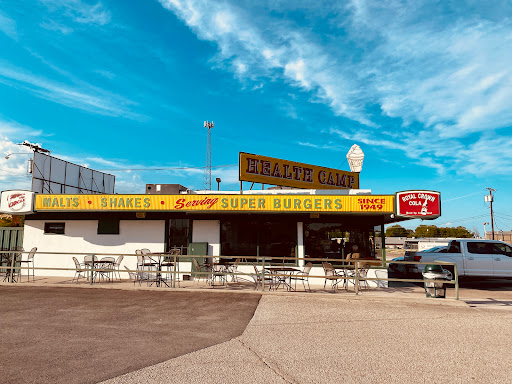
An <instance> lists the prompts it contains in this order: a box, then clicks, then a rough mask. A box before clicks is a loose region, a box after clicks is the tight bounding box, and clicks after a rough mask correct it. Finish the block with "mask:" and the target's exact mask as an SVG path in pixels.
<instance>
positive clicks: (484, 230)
mask: <svg viewBox="0 0 512 384" xmlns="http://www.w3.org/2000/svg"><path fill="white" fill-rule="evenodd" d="M482 224H483V225H484V239H485V226H486V225H489V223H482Z"/></svg>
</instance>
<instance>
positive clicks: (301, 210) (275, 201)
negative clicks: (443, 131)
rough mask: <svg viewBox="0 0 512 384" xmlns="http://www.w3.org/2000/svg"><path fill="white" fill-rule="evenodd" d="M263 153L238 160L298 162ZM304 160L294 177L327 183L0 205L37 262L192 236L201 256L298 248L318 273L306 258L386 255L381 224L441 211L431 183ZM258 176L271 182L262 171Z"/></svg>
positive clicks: (292, 252)
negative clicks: (389, 186) (407, 186)
mask: <svg viewBox="0 0 512 384" xmlns="http://www.w3.org/2000/svg"><path fill="white" fill-rule="evenodd" d="M263 161H265V160H261V159H258V161H257V162H254V161H252V162H251V161H248V160H247V159H245V160H244V163H242V162H241V168H242V164H243V165H244V167H243V169H244V170H245V171H246V170H249V171H253V172H259V173H261V171H262V170H263V173H266V172H268V173H270V174H272V173H273V174H276V168H280V170H279V173H280V174H279V175H278V176H280V177H283V175H285V176H286V175H289V174H290V173H289V172H297V173H298V172H299V171H297V170H296V168H295V171H293V170H294V165H293V164H288V167H286V166H285V165H286V164H283V163H282V164H281V166H280V167H279V166H277V167H276V165H275V164H270V165H266V164H264V163H263V164H262V162H263ZM276 164H277V163H276ZM258 167H259V168H258ZM311 167H312V166H309V167H306V166H303V167H302V171H300V172H301V175H299V178H302V179H306V180H309V179H310V180H317V181H318V180H319V181H320V182H325V183H329V185H327V186H326V188H322V189H320V188H313V189H266V190H265V189H262V190H244V191H242V190H240V191H236V192H233V191H224V192H222V191H191V190H188V189H186V188H184V187H182V186H179V185H172V186H170V185H160V186H158V185H153V186H149V187H152V188H153V189H148V188H147V193H146V194H134V195H121V194H76V195H66V194H40V193H33V192H29V191H4V192H2V201H1V210H2V211H4V212H9V213H15V214H25V215H26V216H25V235H24V244H23V247H24V249H25V250H29V249H31V248H32V247H37V248H38V252H48V253H49V254H44V255H41V256H40V257H36V258H35V267H36V268H38V267H42V268H55V267H59V268H70V269H73V268H74V263H73V260H72V255H71V254H67V252H70V253H83V254H84V255H85V254H90V253H93V254H102V253H110V254H116V253H119V254H134V253H135V250H136V249H141V248H148V249H150V250H151V251H152V252H169V251H171V250H173V249H180V250H181V252H182V254H183V255H187V256H190V255H189V254H190V253H192V252H190V250H191V244H197V243H201V244H203V245H204V246H205V248H204V250H205V254H206V255H207V256H209V257H216V256H223V257H233V258H235V257H242V258H243V263H242V264H244V263H246V264H247V265H248V267H249V266H250V264H251V263H252V262H253V261H255V257H258V256H260V257H261V256H265V258H266V260H267V261H266V262H267V263H269V264H272V263H274V264H282V263H283V260H282V259H278V258H280V257H290V258H297V259H298V260H297V259H292V260H286V261H285V263H287V264H291V265H293V266H297V267H303V266H304V265H305V263H307V261H308V259H313V264H314V266H315V267H318V268H319V270H317V271H316V273H318V274H319V275H322V274H323V271H322V270H321V264H320V261H317V260H314V259H317V258H323V259H339V258H345V257H346V255H347V254H348V253H349V252H351V250H352V248H353V246H354V245H357V246H358V249H359V253H360V254H361V257H364V258H368V259H378V260H382V259H385V251H384V241H385V240H384V234H385V231H384V225H385V224H389V223H395V222H399V221H403V220H407V219H410V218H422V219H433V218H437V217H439V216H440V214H441V212H440V207H441V204H440V193H439V192H433V191H421V190H419V191H402V192H397V193H395V194H385V195H380V194H372V193H371V190H369V189H359V188H358V186H359V177H358V176H359V175H358V174H356V175H354V174H353V173H351V172H345V176H344V174H343V173H342V172H343V171H337V172H334V173H333V172H331V170H329V169H322V170H320V171H318V170H317V169H314V168H311ZM305 168H307V169H305ZM242 173H243V172H242V171H241V178H240V179H241V180H242V179H244V178H245V176H242ZM257 176H258V178H259V177H260V176H261V175H259V174H258V175H257ZM286 177H288V176H286ZM293 177H294V176H293V175H292V178H293ZM351 178H352V179H351ZM287 180H290V179H287V178H285V179H284V181H287ZM257 182H266V183H268V184H270V183H269V182H268V180H266V179H259V180H257ZM274 184H275V183H274ZM290 184H291V183H290ZM337 184H342V185H344V186H345V187H344V188H343V187H342V188H340V186H338V185H337ZM288 186H289V187H291V186H290V185H288ZM327 187H328V188H327ZM162 192H164V193H165V194H161V193H162ZM52 253H53V254H52ZM38 256H39V255H38ZM377 264H378V263H377ZM125 266H126V267H127V268H128V269H136V258H134V257H126V258H125V260H124V261H123V265H122V267H121V270H123V269H124V267H125ZM180 270H181V271H190V270H191V262H190V259H186V258H183V259H182V260H181V263H180ZM385 272H386V269H385V267H384V266H383V268H382V269H381V270H380V272H379V270H375V276H377V277H379V276H381V277H386V276H387V275H386V273H385ZM379 273H380V274H379ZM37 274H40V275H46V276H73V274H74V272H73V271H71V270H69V271H67V270H40V271H36V275H37ZM312 274H315V271H312ZM369 277H371V276H370V275H369Z"/></svg>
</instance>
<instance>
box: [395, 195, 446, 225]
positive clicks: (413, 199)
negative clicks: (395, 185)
mask: <svg viewBox="0 0 512 384" xmlns="http://www.w3.org/2000/svg"><path fill="white" fill-rule="evenodd" d="M396 213H397V215H398V216H405V217H414V218H418V219H425V220H428V219H436V218H438V217H439V216H441V193H440V192H434V191H403V192H397V194H396Z"/></svg>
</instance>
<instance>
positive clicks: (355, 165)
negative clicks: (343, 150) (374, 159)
mask: <svg viewBox="0 0 512 384" xmlns="http://www.w3.org/2000/svg"><path fill="white" fill-rule="evenodd" d="M347 160H348V165H349V166H350V170H351V171H352V172H356V173H360V172H361V169H363V160H364V152H363V150H362V149H361V147H360V146H359V145H357V144H354V145H353V146H352V147H350V150H349V151H348V153H347Z"/></svg>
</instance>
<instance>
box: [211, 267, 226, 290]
mask: <svg viewBox="0 0 512 384" xmlns="http://www.w3.org/2000/svg"><path fill="white" fill-rule="evenodd" d="M210 271H211V274H210V285H211V286H215V280H217V279H218V280H219V281H220V282H222V285H226V283H227V279H226V267H225V266H224V265H221V264H213V265H212V266H211V267H210Z"/></svg>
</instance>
